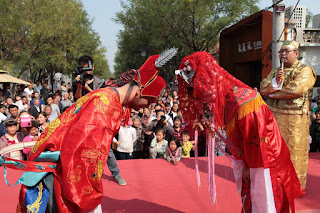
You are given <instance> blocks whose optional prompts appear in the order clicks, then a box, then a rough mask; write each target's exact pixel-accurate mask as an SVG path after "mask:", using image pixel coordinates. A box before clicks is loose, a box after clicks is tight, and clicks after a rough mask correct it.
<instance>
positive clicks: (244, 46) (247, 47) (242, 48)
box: [238, 41, 262, 53]
mask: <svg viewBox="0 0 320 213" xmlns="http://www.w3.org/2000/svg"><path fill="white" fill-rule="evenodd" d="M251 43H252V42H251V41H248V42H243V43H239V44H238V52H239V53H244V52H247V51H251V50H258V49H261V48H262V42H261V41H254V42H253V45H251ZM252 46H253V47H252Z"/></svg>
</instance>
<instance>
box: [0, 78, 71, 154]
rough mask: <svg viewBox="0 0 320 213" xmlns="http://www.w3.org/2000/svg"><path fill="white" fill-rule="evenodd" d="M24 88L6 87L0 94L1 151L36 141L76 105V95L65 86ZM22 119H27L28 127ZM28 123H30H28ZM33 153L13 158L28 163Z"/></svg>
mask: <svg viewBox="0 0 320 213" xmlns="http://www.w3.org/2000/svg"><path fill="white" fill-rule="evenodd" d="M29 83H30V84H29V85H27V87H25V85H15V87H14V88H11V85H10V84H8V83H6V84H4V85H3V89H1V90H0V148H2V147H4V146H7V145H9V144H12V143H19V142H22V141H24V142H27V141H35V140H37V138H38V137H39V136H40V135H41V133H42V132H43V131H44V129H45V128H46V127H47V126H48V124H49V123H50V122H52V121H53V120H54V119H56V118H57V117H58V116H59V115H61V114H62V113H63V112H64V111H65V110H66V109H67V108H68V107H69V106H71V105H72V103H73V102H74V97H73V91H72V90H71V89H70V88H69V86H68V85H66V83H65V82H62V83H61V86H60V85H57V84H56V83H55V82H53V86H50V87H49V86H48V82H47V81H46V82H44V83H41V82H40V81H37V82H36V84H33V82H32V81H30V82H29ZM22 118H27V119H26V120H25V121H26V125H22V123H23V122H24V121H23V119H22ZM28 119H29V121H28ZM29 151H30V150H23V152H21V153H20V154H17V153H19V152H14V153H11V154H10V157H12V158H14V159H20V160H21V159H26V156H27V154H28V153H29Z"/></svg>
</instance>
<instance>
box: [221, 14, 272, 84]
mask: <svg viewBox="0 0 320 213" xmlns="http://www.w3.org/2000/svg"><path fill="white" fill-rule="evenodd" d="M272 23H273V13H272V12H269V11H266V10H262V11H260V12H258V13H255V14H253V15H251V16H249V17H248V18H246V19H243V20H241V21H240V22H238V23H237V24H235V25H233V26H231V27H229V28H227V29H225V30H223V31H222V32H221V34H220V52H219V55H220V56H219V59H220V60H219V63H220V65H221V66H222V67H223V68H224V69H226V70H227V71H228V72H229V73H231V74H232V75H233V76H235V77H236V78H238V79H240V80H241V81H243V82H244V83H246V84H247V85H249V86H251V87H257V88H259V86H260V81H261V79H263V78H265V77H266V76H267V75H268V74H269V72H270V71H271V69H272V58H271V57H272V56H271V42H272Z"/></svg>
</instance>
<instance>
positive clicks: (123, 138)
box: [114, 123, 137, 160]
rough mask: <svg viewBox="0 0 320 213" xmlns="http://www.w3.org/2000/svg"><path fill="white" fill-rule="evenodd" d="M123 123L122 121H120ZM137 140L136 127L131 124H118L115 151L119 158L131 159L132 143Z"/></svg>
mask: <svg viewBox="0 0 320 213" xmlns="http://www.w3.org/2000/svg"><path fill="white" fill-rule="evenodd" d="M122 124H123V123H122ZM136 140H137V133H136V129H135V128H133V127H131V126H122V125H121V126H120V129H119V133H118V141H116V140H115V139H114V142H115V143H116V144H117V152H118V158H119V160H127V159H132V152H133V143H134V141H136Z"/></svg>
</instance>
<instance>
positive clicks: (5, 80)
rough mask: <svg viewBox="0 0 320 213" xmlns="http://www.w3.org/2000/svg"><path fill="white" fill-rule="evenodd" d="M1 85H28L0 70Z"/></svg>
mask: <svg viewBox="0 0 320 213" xmlns="http://www.w3.org/2000/svg"><path fill="white" fill-rule="evenodd" d="M3 83H14V84H25V85H28V84H30V83H29V82H27V81H24V80H21V79H19V78H16V77H13V76H11V75H9V74H8V71H4V70H0V84H3Z"/></svg>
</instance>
